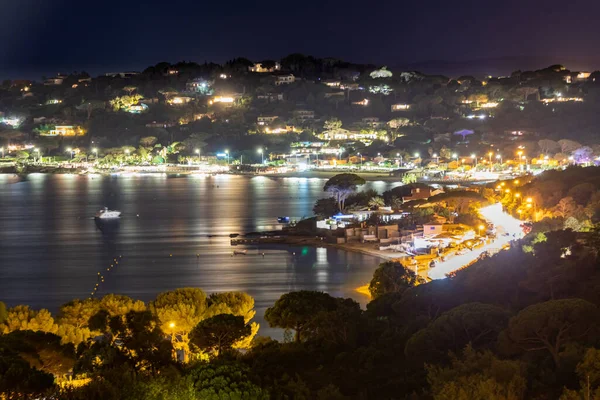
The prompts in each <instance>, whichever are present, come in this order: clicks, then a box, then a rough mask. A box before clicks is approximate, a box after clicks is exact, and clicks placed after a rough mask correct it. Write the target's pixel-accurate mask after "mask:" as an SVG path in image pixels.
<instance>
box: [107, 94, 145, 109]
mask: <svg viewBox="0 0 600 400" xmlns="http://www.w3.org/2000/svg"><path fill="white" fill-rule="evenodd" d="M143 98H144V96H142V95H141V94H134V95H131V96H128V95H126V96H120V97H115V98H114V99H112V100H110V101H109V104H110V106H111V107H112V109H113V110H114V111H119V110H128V109H129V108H130V107H131V106H133V105H135V104H138V103H139V102H140V100H142V99H143Z"/></svg>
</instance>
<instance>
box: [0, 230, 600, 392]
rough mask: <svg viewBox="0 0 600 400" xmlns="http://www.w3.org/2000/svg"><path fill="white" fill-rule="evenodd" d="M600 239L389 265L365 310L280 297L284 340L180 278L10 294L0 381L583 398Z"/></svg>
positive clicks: (313, 297) (595, 383)
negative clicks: (89, 294) (437, 265)
mask: <svg viewBox="0 0 600 400" xmlns="http://www.w3.org/2000/svg"><path fill="white" fill-rule="evenodd" d="M599 244H600V231H598V230H593V231H591V232H587V233H577V232H573V231H570V230H564V231H553V232H548V233H546V234H542V233H537V234H532V235H531V237H527V238H525V239H524V240H522V241H521V242H519V243H517V244H516V245H514V246H513V247H512V248H511V249H510V250H508V251H504V252H500V253H498V254H497V255H495V256H493V257H491V258H488V259H484V260H482V261H479V262H478V263H476V264H474V265H473V266H471V267H470V268H467V269H465V270H461V271H459V272H457V273H456V274H455V275H454V276H453V277H451V278H449V279H447V280H443V281H434V282H430V283H423V282H421V281H419V280H418V279H416V278H415V277H414V275H412V273H411V272H410V271H406V270H405V269H404V268H403V267H402V266H401V265H400V264H394V263H384V264H382V265H381V266H380V268H379V269H378V270H377V271H376V272H375V275H374V278H373V281H372V282H371V285H370V289H371V292H372V294H373V297H374V299H373V301H371V303H369V305H368V307H367V310H366V311H363V310H361V309H360V308H359V306H358V304H357V303H356V302H354V301H353V300H351V299H341V298H333V297H331V296H329V295H328V294H325V293H320V292H310V291H301V292H292V293H288V294H285V295H283V296H282V297H281V298H280V299H279V300H278V301H277V302H276V303H275V304H274V305H273V307H271V308H269V309H268V310H267V312H266V315H265V319H266V320H267V321H268V322H269V324H270V325H271V326H274V327H279V328H283V329H285V330H286V332H287V333H286V340H284V341H283V342H278V341H274V340H271V339H269V338H263V337H254V338H253V339H251V338H252V336H253V333H254V330H253V328H252V327H251V325H249V323H250V319H251V318H252V316H253V314H254V312H253V311H252V308H253V302H252V300H251V298H250V297H249V296H247V295H244V294H241V293H227V294H216V295H211V296H208V297H207V296H206V295H204V293H203V292H202V291H200V290H199V289H179V290H176V291H173V292H168V293H163V294H161V295H159V296H158V297H157V299H156V300H155V301H153V302H151V303H149V304H144V303H142V302H139V301H134V300H132V299H129V298H127V297H124V296H116V295H109V296H106V297H104V298H103V299H100V300H84V301H79V300H75V301H73V302H71V303H68V304H66V305H64V306H62V307H61V310H60V313H59V315H57V316H56V319H54V317H52V316H51V315H50V314H49V313H48V312H47V311H44V310H41V311H33V310H30V309H28V308H27V307H26V306H17V307H13V308H10V309H8V310H6V309H4V307H3V308H2V311H1V312H0V315H1V317H0V320H1V321H2V322H1V329H2V331H3V332H4V334H3V335H2V336H0V391H1V393H3V395H4V396H5V397H6V398H11V399H12V398H26V397H28V396H29V397H30V398H33V397H34V396H40V395H42V394H49V393H54V394H55V395H57V396H58V397H60V398H63V399H86V400H91V399H139V398H145V399H207V398H208V399H212V398H214V399H230V398H239V399H257V398H258V399H260V398H264V399H267V398H271V399H315V398H316V399H367V398H368V399H371V398H377V399H398V398H432V399H473V398H485V399H509V398H510V399H547V398H561V399H565V400H567V399H580V398H581V399H583V398H586V397H585V394H586V393H587V390H588V379H589V390H590V392H591V393H592V396H598V395H600V378H598V377H600V369H599V368H598V365H600V332H598V326H600V325H599V324H598V322H600V312H599V309H598V306H599V305H600V296H599V295H598V293H600V290H599V289H600V272H599V268H598V267H599V265H600V264H599V261H600V258H599V252H598V248H600V247H599V246H598V245H599ZM173 324H174V325H173ZM67 327H68V328H67ZM82 332H86V333H85V334H84V333H82ZM87 332H89V334H87ZM86 336H87V337H86ZM250 340H251V343H250ZM75 345H76V346H75ZM240 349H244V350H240ZM71 370H72V372H73V378H74V379H73V380H72V381H69V380H66V379H65V378H64V377H65V376H66V375H67V374H69V371H71ZM590 398H597V397H590Z"/></svg>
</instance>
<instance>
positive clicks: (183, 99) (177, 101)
mask: <svg viewBox="0 0 600 400" xmlns="http://www.w3.org/2000/svg"><path fill="white" fill-rule="evenodd" d="M192 100H194V99H193V98H191V97H187V96H175V97H173V98H172V99H169V100H168V103H169V104H171V105H174V106H179V105H183V104H188V103H189V102H190V101H192Z"/></svg>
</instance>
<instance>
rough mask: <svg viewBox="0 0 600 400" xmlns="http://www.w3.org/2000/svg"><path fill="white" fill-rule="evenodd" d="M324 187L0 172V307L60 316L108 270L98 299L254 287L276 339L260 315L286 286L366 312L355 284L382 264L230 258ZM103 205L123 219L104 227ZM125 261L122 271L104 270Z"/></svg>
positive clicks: (346, 258) (253, 180)
mask: <svg viewBox="0 0 600 400" xmlns="http://www.w3.org/2000/svg"><path fill="white" fill-rule="evenodd" d="M324 182H325V181H324V180H323V179H306V178H267V177H242V176H229V175H221V176H216V177H200V176H182V177H171V176H165V175H144V176H124V175H120V176H78V175H45V174H31V175H28V176H27V177H24V178H23V177H22V178H18V177H16V176H13V175H1V174H0V301H4V302H5V303H7V305H8V306H13V305H16V304H29V305H30V306H32V307H33V308H42V307H43V308H49V309H50V310H51V311H53V312H55V311H56V310H57V309H58V306H59V305H60V304H62V303H65V302H67V301H69V300H71V299H73V298H85V297H89V295H90V293H91V290H92V289H93V287H94V285H95V283H96V282H97V278H96V276H97V273H98V272H101V273H102V274H103V275H104V276H105V282H104V283H102V284H101V286H100V290H99V291H98V295H99V296H102V295H104V294H106V293H120V294H126V295H129V296H131V297H134V298H137V299H141V300H144V301H150V300H152V299H153V298H154V297H155V296H156V295H157V294H158V293H160V292H162V291H165V290H170V289H175V288H178V287H186V286H192V287H199V288H202V289H203V290H204V291H206V292H207V293H213V292H220V291H228V290H241V291H244V292H247V293H249V294H250V295H252V296H253V297H254V298H255V300H256V310H257V316H256V320H257V321H258V322H259V323H260V324H261V333H262V334H274V333H275V332H273V331H272V330H270V329H267V328H268V327H267V324H266V323H265V322H264V320H263V315H264V310H265V309H266V308H267V307H269V306H271V305H272V304H273V303H274V302H275V301H276V300H277V299H278V298H279V297H280V296H281V295H282V294H284V293H287V292H289V291H293V290H302V289H306V290H321V291H325V292H328V293H330V294H332V295H334V296H344V297H352V298H354V299H356V300H357V301H360V302H361V303H362V304H363V305H364V303H365V302H366V298H364V297H363V296H362V295H360V294H358V293H356V292H355V291H354V289H355V288H356V287H357V286H360V285H363V284H365V283H367V282H368V281H369V280H370V279H371V276H372V273H373V270H374V269H375V268H376V266H377V264H378V262H379V260H378V259H377V258H375V257H371V256H367V255H362V254H355V253H347V252H344V251H341V250H336V249H325V248H312V247H302V248H297V247H296V248H292V247H287V246H270V247H265V248H261V249H257V248H255V247H248V255H246V256H243V255H237V256H232V247H231V246H230V239H229V236H228V235H229V234H230V233H244V232H251V231H257V230H270V229H277V228H278V227H280V225H279V224H277V216H290V217H292V218H296V219H300V218H301V217H303V216H310V215H311V213H312V211H311V210H312V206H313V204H314V202H315V200H316V199H318V198H320V197H323V195H324V194H323V191H322V188H323V184H324ZM396 185H397V184H392V183H384V182H370V183H368V184H367V185H365V188H374V189H376V190H378V191H379V192H380V193H381V192H383V191H384V190H387V189H389V188H391V187H392V186H396ZM103 206H107V207H109V208H111V209H118V210H120V211H122V212H123V214H122V218H121V220H120V221H119V222H118V224H114V225H112V226H110V227H105V228H104V229H103V230H100V229H98V227H97V225H96V223H95V221H94V219H93V215H94V214H95V213H96V211H97V210H98V209H100V208H101V207H103ZM208 235H218V236H216V237H212V238H209V237H208ZM262 252H265V257H262V255H261V254H260V253H262ZM294 253H295V254H294ZM197 254H199V255H200V256H199V257H198V256H197ZM118 256H122V259H120V261H119V264H118V266H116V267H115V268H113V269H112V270H111V271H109V272H108V271H106V268H107V267H109V266H110V264H111V263H112V260H113V258H115V257H118Z"/></svg>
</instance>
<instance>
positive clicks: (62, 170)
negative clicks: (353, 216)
mask: <svg viewBox="0 0 600 400" xmlns="http://www.w3.org/2000/svg"><path fill="white" fill-rule="evenodd" d="M36 173H40V174H54V175H61V174H63V175H88V174H89V175H103V176H108V175H120V174H124V175H129V174H136V175H153V174H166V175H174V176H182V175H183V176H185V175H199V174H200V175H234V176H248V177H257V176H261V177H266V178H300V179H329V178H331V177H333V176H335V175H338V174H342V173H354V174H357V175H359V176H360V177H362V178H363V179H365V180H366V181H370V182H374V181H387V182H401V181H402V177H401V176H393V175H390V173H386V172H384V171H376V172H373V171H355V170H346V169H341V170H310V171H297V172H285V173H263V174H258V173H244V172H237V171H235V170H232V171H229V172H226V171H223V172H211V171H207V172H203V171H199V170H195V169H189V168H187V166H181V167H178V166H165V167H164V168H163V169H157V170H155V171H149V170H138V169H137V168H135V167H132V168H117V169H104V168H102V169H97V170H92V171H89V170H88V169H86V168H83V167H73V168H66V167H56V166H41V165H28V166H25V167H24V170H23V171H19V169H18V167H17V166H16V165H10V166H2V167H0V174H9V175H10V174H15V175H29V174H36Z"/></svg>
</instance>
